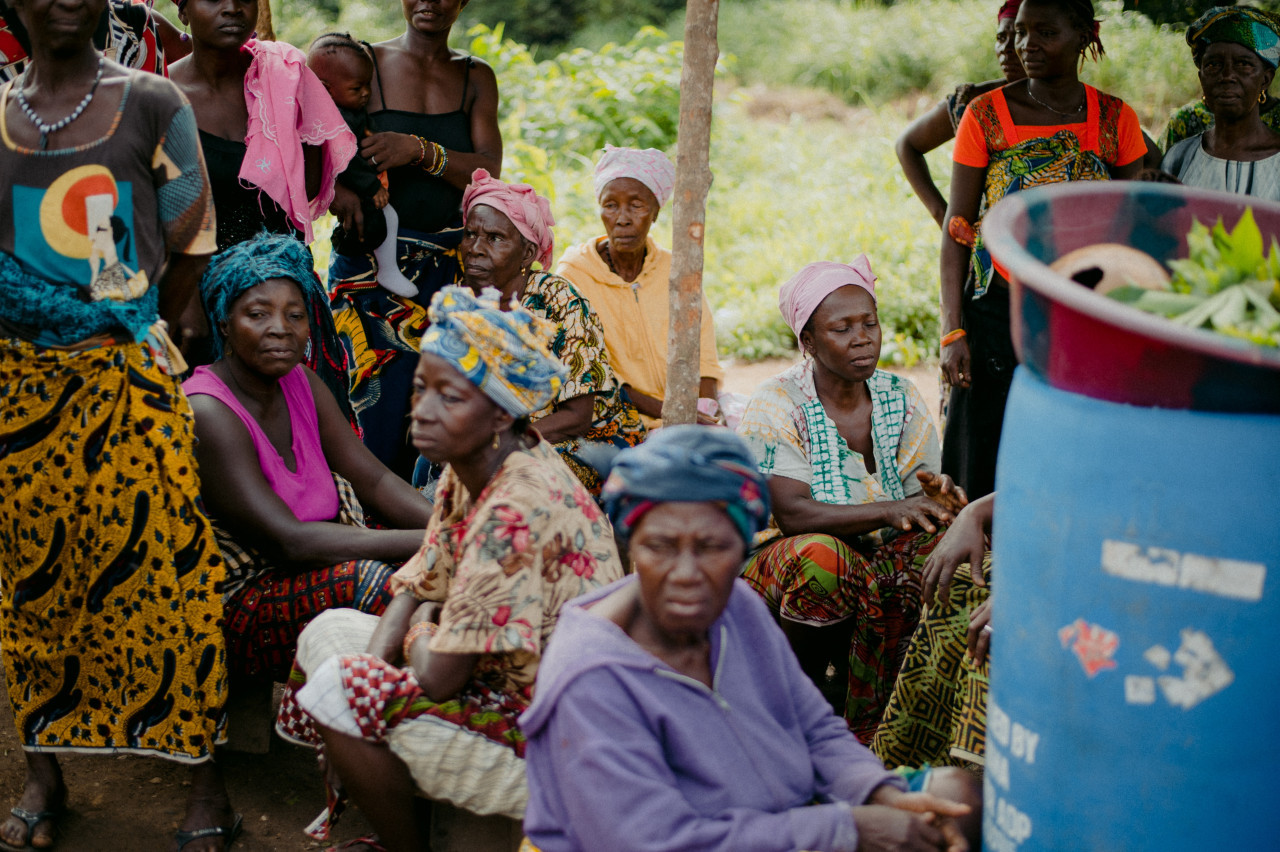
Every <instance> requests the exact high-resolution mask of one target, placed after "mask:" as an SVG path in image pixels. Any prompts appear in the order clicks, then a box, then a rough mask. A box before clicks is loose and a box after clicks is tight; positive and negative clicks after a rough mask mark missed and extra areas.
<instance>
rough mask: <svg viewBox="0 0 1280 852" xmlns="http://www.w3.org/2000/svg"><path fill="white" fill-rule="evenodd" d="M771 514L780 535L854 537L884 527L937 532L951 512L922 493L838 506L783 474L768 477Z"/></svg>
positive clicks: (948, 521) (948, 518)
mask: <svg viewBox="0 0 1280 852" xmlns="http://www.w3.org/2000/svg"><path fill="white" fill-rule="evenodd" d="M769 496H770V497H772V498H773V517H774V520H776V521H777V522H778V529H780V530H782V534H783V535H801V534H803V533H825V534H827V535H833V536H836V537H838V538H854V537H856V536H860V535H866V534H867V533H870V532H875V531H876V530H878V529H883V528H885V527H893V528H894V529H898V530H903V531H904V532H905V531H910V530H924V531H925V532H937V529H938V525H939V524H948V523H950V522H951V519H952V517H953V515H952V513H951V512H949V511H947V510H946V509H944V508H943V507H942V506H939V505H938V504H937V503H935V502H933V501H932V500H930V499H929V498H928V497H926V496H925V495H923V494H918V495H916V496H915V497H908V498H907V499H905V500H886V501H883V502H880V503H864V504H862V505H860V506H837V505H835V504H832V503H822V502H820V501H818V500H814V499H813V493H812V492H811V491H810V490H809V486H808V485H807V484H806V483H803V482H800V481H799V480H797V479H790V478H788V477H785V476H771V477H769Z"/></svg>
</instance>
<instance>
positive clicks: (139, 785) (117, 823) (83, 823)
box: [0, 360, 938, 852]
mask: <svg viewBox="0 0 1280 852" xmlns="http://www.w3.org/2000/svg"><path fill="white" fill-rule="evenodd" d="M790 363H791V362H790V361H785V360H773V361H765V362H762V363H758V364H742V365H734V364H731V365H729V369H728V370H727V375H726V379H725V389H726V390H729V391H734V392H737V393H745V394H749V393H750V392H751V390H752V389H753V388H754V387H755V386H756V384H757V383H758V382H760V381H761V380H762V379H765V378H767V377H769V376H771V375H773V374H774V373H777V372H779V371H781V370H782V369H784V368H785V367H787V366H788V365H789V364H790ZM895 372H898V371H895ZM900 372H901V373H902V374H903V375H906V376H908V377H910V378H911V379H912V380H913V381H915V383H916V384H917V386H918V387H919V388H920V390H921V392H922V393H923V394H924V397H925V399H926V400H929V402H930V406H931V407H932V408H933V409H934V416H935V417H936V416H937V409H936V405H937V399H938V382H937V368H936V367H919V368H915V369H912V370H904V371H900ZM233 736H234V734H233ZM219 761H220V762H221V763H222V764H223V770H224V773H225V775H226V779H227V786H228V788H229V790H230V792H231V801H232V803H233V805H234V806H235V809H236V810H237V811H238V812H239V813H241V814H243V816H244V833H243V834H242V835H241V837H240V840H239V841H237V843H236V845H235V847H234V849H235V850H237V852H276V851H277V850H279V852H304V851H305V850H316V849H321V848H324V846H323V845H322V844H319V843H316V842H314V841H312V840H311V839H310V838H309V837H307V836H306V835H305V834H303V833H302V829H303V827H305V826H306V825H307V824H308V823H310V822H311V820H312V819H313V818H314V817H315V816H316V815H317V814H318V813H320V811H321V809H322V808H323V807H324V788H323V786H322V784H321V781H320V774H319V772H318V770H317V768H316V763H315V759H314V757H313V756H312V754H311V752H310V751H309V750H307V749H302V748H298V747H296V746H292V745H289V744H288V743H285V742H284V741H282V740H280V739H279V738H278V737H272V738H271V746H270V752H269V753H268V754H244V753H238V752H235V751H230V750H224V751H222V752H220V754H219ZM61 763H62V766H63V771H64V773H65V776H66V780H67V786H68V789H69V790H70V801H69V808H70V810H69V812H68V814H67V815H66V816H65V817H64V818H63V819H62V820H61V822H60V827H59V835H58V838H59V839H58V843H57V845H56V847H55V848H56V849H58V850H66V852H89V851H90V850H93V851H94V852H153V851H154V852H164V850H168V849H171V848H172V837H173V832H174V830H175V829H176V828H177V825H178V821H179V820H180V819H181V818H182V814H183V811H184V809H185V803H186V795H187V789H188V788H187V781H186V779H187V774H188V769H187V768H186V767H184V766H181V765H179V764H176V763H172V762H170V761H167V760H159V759H156V758H148V757H133V756H128V757H97V756H88V755H66V756H64V757H63V758H62V759H61ZM23 767H24V763H23V759H22V752H21V749H20V748H19V747H18V740H17V733H16V731H15V730H14V726H13V716H12V713H11V711H10V709H9V702H8V701H0V813H4V809H6V808H8V807H9V806H10V805H12V803H14V802H16V801H17V799H18V796H19V795H20V794H21V792H22V780H23ZM367 833H369V826H368V823H367V822H365V821H364V819H363V818H362V817H361V815H360V813H359V812H358V811H356V810H354V809H351V810H348V811H347V813H346V814H344V815H343V818H342V822H341V823H340V824H339V826H338V828H337V830H336V831H335V836H334V840H335V841H336V842H342V841H346V840H350V839H352V838H355V837H359V836H361V835H364V834H367Z"/></svg>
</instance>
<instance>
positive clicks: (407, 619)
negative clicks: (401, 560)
mask: <svg viewBox="0 0 1280 852" xmlns="http://www.w3.org/2000/svg"><path fill="white" fill-rule="evenodd" d="M420 604H421V602H420V601H419V600H418V599H417V598H415V597H414V596H413V595H411V594H409V593H408V592H401V593H400V594H398V595H396V596H395V597H394V598H392V599H391V603H389V604H387V608H386V609H385V610H383V611H382V615H381V617H379V618H378V626H377V627H375V628H374V629H373V635H372V636H370V637H369V645H368V647H367V648H365V652H366V653H369V654H373V656H375V657H377V658H379V659H381V660H386V661H387V662H388V663H391V664H392V665H399V664H400V661H401V659H402V658H403V656H404V637H405V634H406V633H408V632H409V626H410V625H412V624H413V622H414V619H415V617H416V616H417V613H418V612H419V610H420V608H421V607H420ZM421 606H425V604H421ZM435 606H436V607H437V609H438V608H439V606H440V605H439V604H435ZM436 615H437V617H438V613H437V614H436ZM428 620H434V618H433V619H428Z"/></svg>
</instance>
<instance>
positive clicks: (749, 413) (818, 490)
mask: <svg viewBox="0 0 1280 852" xmlns="http://www.w3.org/2000/svg"><path fill="white" fill-rule="evenodd" d="M875 282H876V276H875V275H874V274H873V273H872V271H871V264H870V263H869V262H868V260H867V258H866V255H860V256H859V257H858V258H857V259H856V260H855V261H854V262H853V263H852V264H849V265H846V264H843V263H833V262H829V261H823V262H819V263H811V264H809V265H808V266H806V267H804V269H802V270H800V272H799V273H797V274H796V276H795V277H793V278H792V279H791V280H790V281H788V282H787V283H786V284H784V285H783V287H782V291H781V293H780V295H779V307H780V308H781V310H782V316H783V318H784V319H785V320H786V322H787V324H788V325H789V326H790V327H791V329H792V331H793V332H795V335H796V337H797V338H798V339H799V341H800V346H801V348H802V349H803V350H804V353H805V356H806V357H805V360H804V361H803V362H801V363H800V364H797V365H796V366H794V367H792V368H791V369H789V370H787V371H786V372H783V373H781V374H779V375H777V376H774V377H773V378H772V379H769V380H767V381H765V382H764V383H762V384H761V385H760V386H759V387H758V388H757V389H756V391H755V393H754V394H752V396H751V400H750V401H749V402H748V403H747V408H746V411H745V412H743V415H742V422H741V424H740V425H739V427H738V431H739V433H740V434H741V435H742V436H743V437H744V438H746V440H747V443H748V444H749V445H750V446H751V449H752V451H753V452H754V453H755V457H756V460H757V461H758V462H759V464H760V470H761V471H763V472H764V473H765V475H767V476H768V477H769V490H770V492H771V493H772V495H773V517H774V521H775V526H776V529H775V530H771V531H770V533H771V536H772V537H773V538H772V540H770V541H769V543H768V544H766V545H765V547H764V548H763V549H761V550H760V551H759V552H757V553H756V554H755V555H754V556H753V557H752V558H751V559H750V560H749V561H748V562H747V564H746V566H745V567H744V568H743V579H745V580H746V581H747V583H749V584H750V585H751V586H752V587H753V588H754V589H755V590H756V591H757V592H759V593H760V594H761V595H762V596H763V597H764V598H765V600H766V601H767V602H768V604H769V608H770V610H771V611H772V612H773V613H774V614H775V615H777V616H778V617H779V618H780V619H781V622H782V626H783V630H784V631H785V632H786V633H787V636H788V638H789V639H790V640H791V643H792V646H793V647H794V648H795V650H796V654H797V656H798V657H799V658H800V664H801V666H802V668H803V669H804V670H805V672H806V673H808V674H809V675H810V677H812V678H814V679H815V680H820V679H821V678H822V677H823V676H824V674H825V672H826V670H827V665H828V663H829V662H831V663H834V664H835V665H836V669H837V672H838V673H841V674H843V673H844V672H845V671H847V672H848V692H847V701H846V702H844V707H845V716H846V718H847V719H848V721H849V724H850V726H851V727H852V728H853V731H854V733H855V734H857V735H858V737H859V738H860V739H861V740H862V741H863V742H868V741H870V739H871V736H872V735H873V734H874V733H875V729H876V725H877V724H878V723H879V721H880V714H881V711H882V710H883V709H884V704H885V701H886V699H887V698H888V696H889V691H890V690H891V689H892V688H893V683H894V679H895V678H896V677H897V674H898V667H899V666H900V665H901V662H902V654H903V652H904V651H905V649H906V642H907V640H908V639H909V638H910V636H911V632H912V630H913V629H914V628H915V625H916V621H917V619H918V617H919V614H920V589H919V572H920V563H922V562H923V561H924V559H925V557H926V556H927V555H928V553H929V550H930V549H931V548H932V546H933V544H934V542H935V534H936V532H937V530H938V527H939V526H940V525H943V524H946V523H948V522H950V521H951V519H952V516H953V513H954V512H955V511H956V510H958V509H959V508H960V507H961V506H962V505H963V503H964V495H963V493H962V492H959V491H958V490H957V489H956V488H955V486H954V485H953V484H952V483H951V480H950V479H949V478H948V477H945V476H940V475H938V474H937V473H936V471H937V469H938V436H937V432H936V431H935V430H934V427H933V418H932V417H931V416H930V415H929V409H928V406H927V405H926V404H925V401H924V399H923V397H921V395H920V392H919V391H918V390H916V387H915V385H913V384H911V382H910V381H908V380H906V379H902V378H899V377H897V376H894V375H892V374H890V373H886V372H883V371H881V370H877V369H876V364H877V362H878V361H879V359H880V342H881V333H880V323H879V318H878V314H877V311H876V296H875ZM779 534H781V536H782V537H778V535H779ZM849 630H852V631H853V634H852V637H851V639H850V638H849ZM833 655H834V656H833ZM846 661H847V662H846ZM837 682H838V681H837Z"/></svg>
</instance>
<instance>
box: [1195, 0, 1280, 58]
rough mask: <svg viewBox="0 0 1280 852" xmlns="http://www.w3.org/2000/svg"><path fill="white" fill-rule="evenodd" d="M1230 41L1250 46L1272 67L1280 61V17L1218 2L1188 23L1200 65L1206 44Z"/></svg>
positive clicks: (1259, 10) (1258, 10)
mask: <svg viewBox="0 0 1280 852" xmlns="http://www.w3.org/2000/svg"><path fill="white" fill-rule="evenodd" d="M1219 42H1228V43H1230V44H1239V45H1243V46H1244V47H1247V48H1249V49H1250V50H1252V51H1253V52H1254V53H1256V54H1258V58H1259V59H1261V60H1262V61H1263V62H1264V63H1266V64H1267V65H1268V66H1270V67H1271V68H1272V69H1274V68H1275V67H1276V65H1277V64H1280V17H1278V16H1276V15H1275V14H1274V13H1272V12H1264V11H1262V10H1261V9H1251V8H1248V7H1244V8H1241V7H1238V6H1214V7H1213V8H1212V9H1208V10H1206V11H1205V13H1204V14H1202V15H1201V16H1200V17H1198V18H1196V19H1195V20H1194V21H1192V23H1191V26H1189V27H1187V44H1188V45H1189V46H1190V47H1191V56H1192V58H1193V59H1195V62H1196V65H1197V66H1198V65H1199V64H1200V57H1202V56H1203V55H1204V51H1205V48H1207V47H1208V46H1209V45H1211V44H1216V43H1219Z"/></svg>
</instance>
